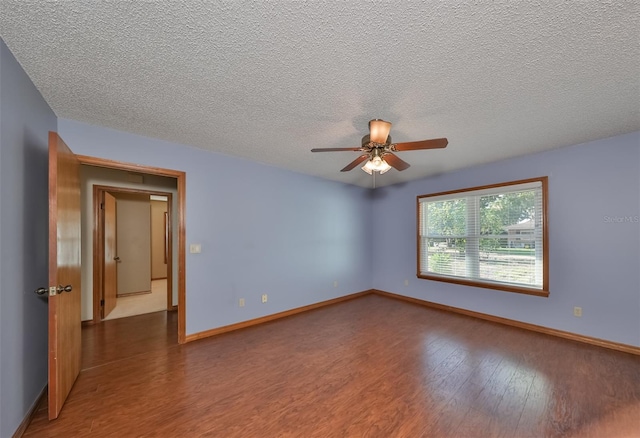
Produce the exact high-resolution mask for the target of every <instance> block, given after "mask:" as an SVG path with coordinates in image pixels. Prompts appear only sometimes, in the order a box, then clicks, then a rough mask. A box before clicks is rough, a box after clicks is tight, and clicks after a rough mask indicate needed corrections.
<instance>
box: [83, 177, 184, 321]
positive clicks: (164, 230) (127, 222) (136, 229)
mask: <svg viewBox="0 0 640 438" xmlns="http://www.w3.org/2000/svg"><path fill="white" fill-rule="evenodd" d="M172 198H173V194H172V193H171V192H162V191H156V190H143V189H133V188H123V187H116V186H102V185H93V212H94V214H95V215H97V216H96V217H94V218H93V220H94V224H96V226H95V228H94V238H93V242H94V261H93V262H94V271H93V272H94V277H93V279H94V281H93V283H94V286H93V302H94V315H93V319H94V321H98V320H101V321H102V320H107V319H116V318H122V317H127V316H134V315H140V314H143V313H151V312H157V311H162V310H168V311H171V310H177V307H178V306H177V303H174V300H173V225H172V217H173V208H172V205H173V202H172ZM96 304H97V305H96Z"/></svg>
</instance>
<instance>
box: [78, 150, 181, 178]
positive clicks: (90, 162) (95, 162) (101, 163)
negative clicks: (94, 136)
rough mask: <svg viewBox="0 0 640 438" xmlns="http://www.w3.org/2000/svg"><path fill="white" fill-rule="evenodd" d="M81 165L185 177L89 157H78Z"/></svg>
mask: <svg viewBox="0 0 640 438" xmlns="http://www.w3.org/2000/svg"><path fill="white" fill-rule="evenodd" d="M76 157H78V160H80V164H85V165H87V166H96V167H106V168H108V169H118V170H126V171H129V172H137V173H143V174H149V175H158V176H168V177H172V178H179V177H180V175H184V172H183V171H181V170H173V169H163V168H161V167H152V166H143V165H141V164H134V163H126V162H124V161H116V160H107V159H104V158H98V157H90V156H88V155H76Z"/></svg>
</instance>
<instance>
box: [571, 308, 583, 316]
mask: <svg viewBox="0 0 640 438" xmlns="http://www.w3.org/2000/svg"><path fill="white" fill-rule="evenodd" d="M573 316H577V317H578V318H580V317H581V316H582V307H574V308H573Z"/></svg>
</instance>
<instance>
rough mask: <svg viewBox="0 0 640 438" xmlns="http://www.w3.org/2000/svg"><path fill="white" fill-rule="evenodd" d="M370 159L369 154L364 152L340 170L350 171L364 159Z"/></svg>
mask: <svg viewBox="0 0 640 438" xmlns="http://www.w3.org/2000/svg"><path fill="white" fill-rule="evenodd" d="M368 159H369V154H362V155H360V156H359V157H358V158H356V159H355V160H353V161H352V162H351V163H349V164H347V165H346V166H345V168H344V169H342V170H340V172H348V171H350V170H351V169H353V168H354V167H356V166H357V165H358V164H360V163H362V162H363V161H366V160H368Z"/></svg>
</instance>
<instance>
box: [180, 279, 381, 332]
mask: <svg viewBox="0 0 640 438" xmlns="http://www.w3.org/2000/svg"><path fill="white" fill-rule="evenodd" d="M373 292H374V290H373V289H369V290H365V291H362V292H356V293H354V294H351V295H345V296H343V297H338V298H334V299H332V300H327V301H321V302H319V303H314V304H309V305H308V306H302V307H296V308H295V309H291V310H285V311H284V312H278V313H273V314H271V315H267V316H262V317H260V318H255V319H250V320H248V321H242V322H238V323H235V324H230V325H226V326H223V327H218V328H214V329H211V330H206V331H203V332H198V333H193V334H191V335H187V337H186V342H192V341H197V340H198V339H204V338H208V337H210V336H216V335H220V334H222V333H227V332H231V331H234V330H240V329H243V328H247V327H251V326H254V325H258V324H263V323H265V322H269V321H273V320H276V319H281V318H286V317H288V316H292V315H296V314H298V313H302V312H307V311H309V310H314V309H318V308H320V307H326V306H330V305H332V304H337V303H342V302H344V301H349V300H353V299H355V298H360V297H362V296H365V295H369V294H371V293H373Z"/></svg>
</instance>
